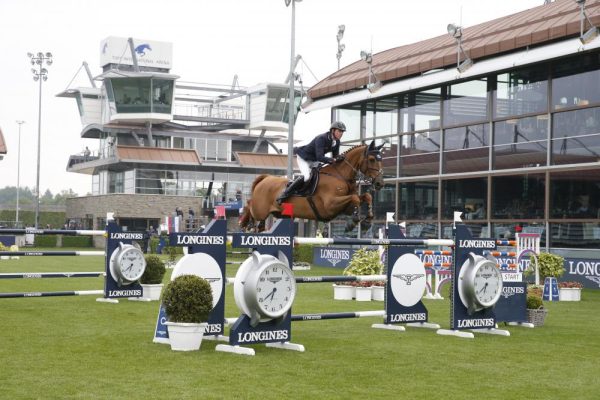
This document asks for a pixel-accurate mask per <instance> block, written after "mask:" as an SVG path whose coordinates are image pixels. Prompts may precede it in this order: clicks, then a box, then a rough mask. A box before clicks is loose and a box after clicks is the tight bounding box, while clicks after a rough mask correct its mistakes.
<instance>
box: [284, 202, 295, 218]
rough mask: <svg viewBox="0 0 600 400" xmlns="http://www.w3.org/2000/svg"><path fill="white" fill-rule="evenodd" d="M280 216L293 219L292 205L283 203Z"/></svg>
mask: <svg viewBox="0 0 600 400" xmlns="http://www.w3.org/2000/svg"><path fill="white" fill-rule="evenodd" d="M281 215H289V216H290V218H294V205H293V204H292V203H283V204H282V205H281Z"/></svg>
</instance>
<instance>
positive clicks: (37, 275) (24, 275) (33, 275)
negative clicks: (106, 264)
mask: <svg viewBox="0 0 600 400" xmlns="http://www.w3.org/2000/svg"><path fill="white" fill-rule="evenodd" d="M104 275H105V274H104V271H102V272H17V273H8V274H0V279H42V278H93V277H97V276H104Z"/></svg>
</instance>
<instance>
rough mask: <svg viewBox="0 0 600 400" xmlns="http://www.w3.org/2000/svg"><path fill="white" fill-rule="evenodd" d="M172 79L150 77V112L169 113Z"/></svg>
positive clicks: (171, 97)
mask: <svg viewBox="0 0 600 400" xmlns="http://www.w3.org/2000/svg"><path fill="white" fill-rule="evenodd" d="M173 86H175V81H174V80H166V79H152V112H155V113H164V114H171V105H172V103H173Z"/></svg>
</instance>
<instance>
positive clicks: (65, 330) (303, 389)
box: [0, 257, 600, 400]
mask: <svg viewBox="0 0 600 400" xmlns="http://www.w3.org/2000/svg"><path fill="white" fill-rule="evenodd" d="M103 268H104V267H103V258H102V257H21V259H20V260H2V261H0V272H44V271H45V272H54V271H101V270H102V269H103ZM235 271H236V267H235V266H233V267H231V268H228V276H233V275H234V274H235ZM337 272H339V270H333V269H328V268H318V267H315V268H313V269H312V270H311V271H306V272H304V271H302V272H301V273H302V274H303V275H335V274H337ZM167 278H168V277H166V278H165V279H167ZM0 286H1V287H0V291H2V292H16V291H54V290H90V289H101V288H102V286H103V283H102V279H101V278H69V279H41V280H40V279H32V280H22V279H19V280H17V279H15V280H0ZM231 292H232V290H231V287H228V289H227V300H226V302H227V303H226V309H227V311H226V316H227V317H232V316H237V315H238V311H237V308H236V306H235V302H234V301H233V296H232V293H231ZM95 297H96V296H82V297H56V298H25V299H23V298H21V299H1V300H0V304H1V308H0V309H1V311H0V313H1V315H2V319H1V320H2V327H1V328H0V360H2V361H1V362H2V365H1V367H0V371H1V372H0V398H1V399H38V398H39V399H199V398H202V399H231V398H239V399H246V398H248V399H313V398H317V399H319V400H324V399H348V398H361V399H387V398H390V399H391V398H394V399H432V398H447V399H483V398H487V399H597V398H598V396H599V395H598V390H599V389H600V384H599V383H598V380H597V371H598V367H597V365H598V348H599V347H600V335H599V333H600V332H599V331H600V313H599V312H598V310H599V306H600V291H593V290H584V292H583V295H582V299H583V300H582V301H581V302H561V303H547V304H546V306H547V308H549V314H548V316H547V318H546V324H545V326H543V327H541V328H535V329H526V328H519V327H508V328H507V329H509V330H510V332H511V336H510V337H498V336H486V335H476V338H475V339H474V340H470V339H460V338H454V337H443V336H439V335H436V334H435V332H434V331H431V330H424V329H423V330H422V329H415V328H407V331H406V332H393V331H386V330H376V329H372V328H370V326H371V324H372V323H375V322H381V320H380V318H363V319H348V320H330V321H306V322H296V323H294V325H293V331H292V342H294V343H301V344H303V345H304V346H305V348H306V351H305V352H304V353H297V352H292V351H285V350H278V349H268V348H266V347H264V346H262V345H256V346H252V347H253V348H254V349H255V351H256V356H254V357H248V356H241V355H234V354H226V353H219V352H215V351H214V348H215V346H216V344H217V343H216V342H214V341H204V342H203V343H202V349H201V351H200V352H189V353H181V352H173V351H171V350H170V348H169V346H168V345H162V344H154V343H152V338H153V334H154V327H155V322H156V316H157V311H158V310H157V309H158V304H157V302H151V303H145V302H130V301H127V300H121V301H120V303H119V304H106V303H97V302H96V301H95ZM332 299H333V293H332V289H331V284H328V283H317V284H300V285H299V291H298V295H297V298H296V303H295V306H294V313H310V312H336V311H356V310H377V309H381V308H382V307H383V304H382V303H380V302H371V303H356V302H353V301H352V302H349V301H334V300H332ZM425 304H426V305H427V307H428V309H429V311H430V320H431V321H432V322H437V323H439V324H441V325H442V327H446V328H447V327H448V326H449V317H448V315H449V304H448V301H447V300H425Z"/></svg>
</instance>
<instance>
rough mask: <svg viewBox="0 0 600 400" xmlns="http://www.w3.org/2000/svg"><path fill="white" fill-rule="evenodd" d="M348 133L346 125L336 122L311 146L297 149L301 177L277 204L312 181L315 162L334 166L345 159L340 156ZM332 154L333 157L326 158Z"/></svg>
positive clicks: (282, 195)
mask: <svg viewBox="0 0 600 400" xmlns="http://www.w3.org/2000/svg"><path fill="white" fill-rule="evenodd" d="M345 131H346V125H344V123H343V122H341V121H335V122H334V123H333V124H331V127H330V128H329V131H328V132H325V133H322V134H320V135H318V136H317V137H315V138H314V139H313V140H312V141H311V142H310V143H309V144H307V145H305V146H301V147H298V148H296V149H295V153H296V161H297V162H298V168H300V172H301V173H302V175H300V176H299V177H298V178H296V180H295V181H293V182H292V183H291V184H289V185H288V186H287V188H286V189H285V190H284V192H283V193H282V194H281V196H279V197H278V198H277V204H279V205H281V203H282V202H283V200H284V199H285V198H287V197H288V196H289V195H290V194H292V193H293V192H294V190H296V189H299V188H300V187H302V185H304V184H308V182H309V181H310V172H311V164H313V163H314V162H315V161H318V162H322V163H326V164H332V163H334V162H336V161H340V160H342V159H343V157H341V156H340V155H339V154H340V140H341V139H342V136H343V135H344V132H345ZM329 152H331V155H332V156H333V157H327V156H325V154H326V153H329Z"/></svg>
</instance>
